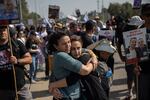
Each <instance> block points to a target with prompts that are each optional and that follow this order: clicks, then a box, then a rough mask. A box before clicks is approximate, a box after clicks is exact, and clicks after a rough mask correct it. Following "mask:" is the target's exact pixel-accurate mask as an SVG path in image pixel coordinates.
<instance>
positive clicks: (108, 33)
mask: <svg viewBox="0 0 150 100" xmlns="http://www.w3.org/2000/svg"><path fill="white" fill-rule="evenodd" d="M114 37H115V31H114V30H100V32H99V39H103V38H107V39H108V40H110V41H113V40H114Z"/></svg>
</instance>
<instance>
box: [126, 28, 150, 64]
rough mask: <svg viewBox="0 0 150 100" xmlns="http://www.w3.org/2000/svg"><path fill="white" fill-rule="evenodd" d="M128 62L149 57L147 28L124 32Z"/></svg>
mask: <svg viewBox="0 0 150 100" xmlns="http://www.w3.org/2000/svg"><path fill="white" fill-rule="evenodd" d="M123 39H124V45H125V54H126V62H127V64H135V63H136V62H137V61H140V62H141V61H144V60H147V59H148V48H147V41H146V28H141V29H136V30H131V31H127V32H123Z"/></svg>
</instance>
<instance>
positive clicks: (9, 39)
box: [7, 26, 19, 100]
mask: <svg viewBox="0 0 150 100" xmlns="http://www.w3.org/2000/svg"><path fill="white" fill-rule="evenodd" d="M7 32H8V41H9V46H10V53H11V56H13V51H12V43H11V37H10V32H9V26H7ZM12 68H13V78H14V88H15V100H19V99H18V95H17V82H16V72H15V67H14V64H12ZM10 84H11V83H10Z"/></svg>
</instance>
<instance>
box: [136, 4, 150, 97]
mask: <svg viewBox="0 0 150 100" xmlns="http://www.w3.org/2000/svg"><path fill="white" fill-rule="evenodd" d="M149 9H150V3H147V4H143V5H142V8H141V17H142V18H143V19H144V20H145V27H146V29H147V35H148V34H150V10H149ZM147 44H148V47H149V45H150V42H148V43H147ZM148 49H150V48H148ZM149 65H150V55H149V59H148V60H147V61H144V62H139V66H138V67H136V68H135V71H136V74H138V75H139V79H138V90H139V93H138V97H139V99H138V100H149V99H150V67H149Z"/></svg>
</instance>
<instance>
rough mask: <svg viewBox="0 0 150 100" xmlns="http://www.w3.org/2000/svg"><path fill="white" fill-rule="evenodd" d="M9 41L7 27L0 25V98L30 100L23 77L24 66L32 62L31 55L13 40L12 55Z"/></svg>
mask: <svg viewBox="0 0 150 100" xmlns="http://www.w3.org/2000/svg"><path fill="white" fill-rule="evenodd" d="M11 32H12V31H10V34H11ZM9 40H10V38H9V29H8V26H5V25H0V98H1V100H15V98H17V97H18V99H17V100H32V95H31V93H30V91H29V89H28V86H27V85H26V83H25V77H24V76H25V73H24V65H25V64H30V63H31V62H32V58H31V55H30V54H29V52H27V50H26V48H25V46H24V45H23V44H22V43H21V42H19V41H16V40H14V39H11V44H12V51H13V54H12V53H11V47H10V46H11V44H10V42H9ZM14 70H15V71H14ZM14 72H15V74H14ZM15 83H16V84H15ZM16 92H17V93H16ZM16 94H17V95H18V96H16Z"/></svg>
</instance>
